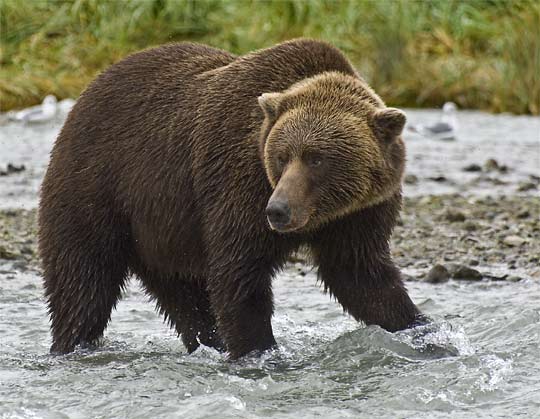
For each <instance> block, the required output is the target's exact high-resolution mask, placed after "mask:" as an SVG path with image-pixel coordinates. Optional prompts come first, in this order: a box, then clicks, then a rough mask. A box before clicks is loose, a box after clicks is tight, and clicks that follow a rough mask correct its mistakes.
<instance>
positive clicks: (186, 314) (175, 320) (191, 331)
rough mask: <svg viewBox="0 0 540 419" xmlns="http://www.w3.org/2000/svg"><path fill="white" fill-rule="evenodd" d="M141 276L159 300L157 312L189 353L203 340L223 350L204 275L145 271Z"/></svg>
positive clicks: (206, 343)
mask: <svg viewBox="0 0 540 419" xmlns="http://www.w3.org/2000/svg"><path fill="white" fill-rule="evenodd" d="M141 280H142V283H143V285H144V287H145V288H146V290H147V292H148V294H149V295H150V296H151V297H152V298H153V299H154V300H155V301H156V306H157V309H158V312H159V313H160V314H161V315H163V316H164V317H165V319H166V320H167V321H168V323H169V325H170V326H171V327H174V328H175V329H176V332H177V333H178V335H180V336H181V337H182V342H183V343H184V345H185V347H186V349H187V350H188V352H189V353H192V352H194V351H195V350H196V349H197V348H198V347H199V345H200V344H201V343H202V344H203V345H205V346H209V347H211V348H215V349H217V350H218V351H223V350H224V345H223V343H222V341H221V339H220V337H219V335H218V333H217V330H216V329H217V328H216V319H215V317H214V314H213V312H212V309H211V306H210V299H209V296H208V292H207V290H206V285H205V284H206V283H205V281H204V280H203V279H200V278H191V277H187V278H182V277H169V278H168V277H165V278H163V277H159V276H156V275H148V274H145V275H141Z"/></svg>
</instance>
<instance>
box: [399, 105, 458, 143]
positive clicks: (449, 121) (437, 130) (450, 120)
mask: <svg viewBox="0 0 540 419" xmlns="http://www.w3.org/2000/svg"><path fill="white" fill-rule="evenodd" d="M456 112H457V105H456V104H455V103H454V102H446V103H445V104H444V105H443V108H442V115H441V117H440V119H439V121H437V122H435V123H434V124H432V125H422V124H418V125H412V126H410V127H409V130H411V131H413V132H417V133H419V134H421V135H423V136H425V137H429V138H433V139H438V140H455V139H456V134H457V128H458V123H457V117H456Z"/></svg>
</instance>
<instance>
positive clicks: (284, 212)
mask: <svg viewBox="0 0 540 419" xmlns="http://www.w3.org/2000/svg"><path fill="white" fill-rule="evenodd" d="M309 201H310V200H309V197H308V194H306V190H305V188H303V187H299V182H294V181H293V182H291V178H290V177H285V179H282V180H281V181H280V182H279V184H278V185H277V187H276V189H275V190H274V193H273V194H272V196H271V197H270V199H269V200H268V204H267V206H266V210H265V213H266V218H267V219H268V223H269V224H270V227H271V228H272V230H275V231H278V232H280V233H286V232H291V231H295V230H299V229H301V228H303V227H305V226H306V224H307V223H308V221H309V218H310V211H309Z"/></svg>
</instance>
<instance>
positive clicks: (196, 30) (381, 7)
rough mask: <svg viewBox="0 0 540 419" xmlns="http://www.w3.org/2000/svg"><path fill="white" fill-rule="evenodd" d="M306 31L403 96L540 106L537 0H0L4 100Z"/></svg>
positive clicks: (21, 100) (14, 103)
mask: <svg viewBox="0 0 540 419" xmlns="http://www.w3.org/2000/svg"><path fill="white" fill-rule="evenodd" d="M300 36H305V37H313V38H319V39H324V40H326V41H329V42H331V43H333V44H335V45H336V46H338V47H340V48H341V49H343V50H344V51H345V52H346V53H347V55H348V56H349V57H350V58H351V60H352V61H353V63H354V64H355V65H356V66H357V68H358V69H359V71H360V72H361V73H362V74H363V75H364V77H365V78H366V79H367V80H369V81H370V83H371V84H372V85H373V87H374V88H375V89H376V90H377V91H378V92H379V93H380V94H381V96H382V97H383V98H384V99H385V100H386V102H387V103H389V104H392V105H395V106H415V107H417V106H440V105H441V104H442V103H443V102H445V101H447V100H452V101H455V102H456V103H458V105H460V106H461V107H465V108H480V109H486V110H491V111H495V112H503V111H504V112H506V111H508V112H514V113H530V114H536V115H538V114H540V2H538V1H537V0H466V1H465V0H463V1H458V0H431V1H412V0H409V1H406V0H379V1H368V0H342V1H328V0H309V1H308V0H303V1H302V0H280V1H254V0H244V1H218V0H131V1H128V0H123V1H122V0H109V1H105V0H69V1H53V0H50V1H45V0H32V1H27V0H1V1H0V40H1V52H0V63H1V68H0V106H1V109H2V110H7V109H11V108H18V107H23V106H27V105H31V104H33V103H36V102H39V101H41V99H42V98H43V97H44V96H45V95H46V94H49V93H52V94H55V95H56V96H57V97H60V98H63V97H76V96H77V95H78V94H79V93H80V92H81V91H82V89H84V88H85V86H86V85H87V84H88V83H89V82H90V81H91V80H92V79H93V78H94V77H95V76H96V75H97V74H98V73H99V72H100V71H102V70H103V69H104V68H106V67H107V66H108V65H110V64H112V63H114V62H116V61H118V60H120V59H121V58H122V57H124V56H125V55H127V54H129V53H131V52H133V51H137V50H139V49H142V48H147V47H150V46H154V45H159V44H162V43H165V42H172V41H182V40H190V41H197V42H203V43H208V44H210V45H213V46H216V47H221V48H225V49H228V50H231V51H233V52H235V53H239V54H241V53H245V52H247V51H250V50H253V49H258V48H262V47H266V46H269V45H272V44H274V43H276V42H280V41H283V40H286V39H290V38H295V37H300Z"/></svg>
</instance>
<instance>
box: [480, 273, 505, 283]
mask: <svg viewBox="0 0 540 419" xmlns="http://www.w3.org/2000/svg"><path fill="white" fill-rule="evenodd" d="M484 278H487V279H489V280H490V281H506V278H508V274H502V275H500V274H499V275H496V274H492V273H491V272H485V273H484Z"/></svg>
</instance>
